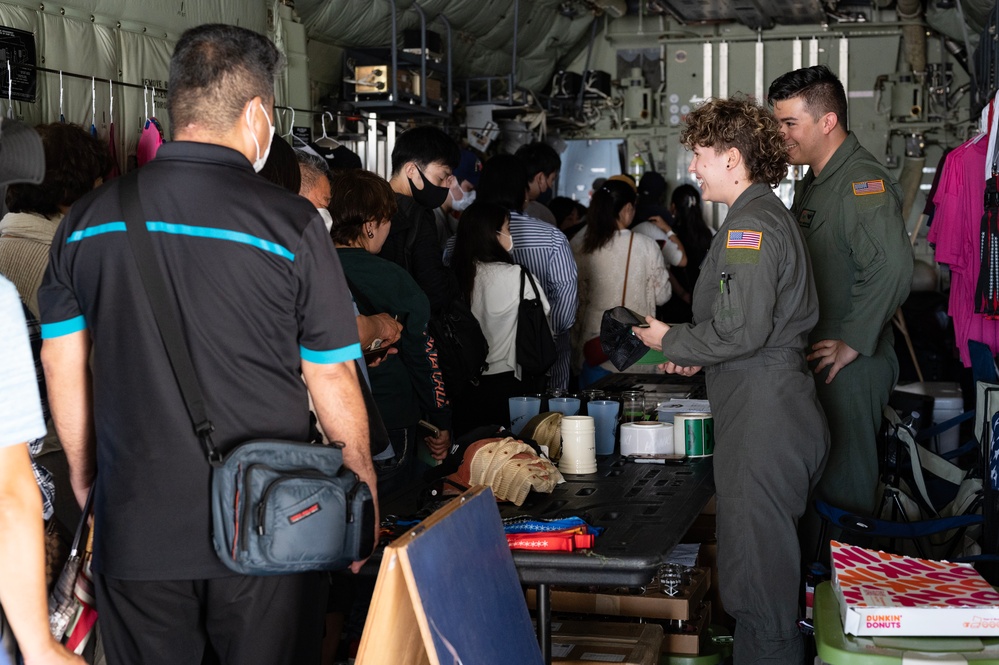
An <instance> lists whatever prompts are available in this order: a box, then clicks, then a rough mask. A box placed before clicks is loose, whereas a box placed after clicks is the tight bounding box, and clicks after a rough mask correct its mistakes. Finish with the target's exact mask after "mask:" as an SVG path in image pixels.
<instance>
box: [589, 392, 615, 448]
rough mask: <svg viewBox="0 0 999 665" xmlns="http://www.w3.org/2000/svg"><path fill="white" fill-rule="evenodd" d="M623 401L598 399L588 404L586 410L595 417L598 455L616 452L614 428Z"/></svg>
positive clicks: (594, 426)
mask: <svg viewBox="0 0 999 665" xmlns="http://www.w3.org/2000/svg"><path fill="white" fill-rule="evenodd" d="M620 408H621V403H620V402H618V401H617V400H612V399H598V400H594V401H592V402H590V403H589V404H587V405H586V412H587V413H588V414H589V415H590V416H592V417H593V429H594V434H595V438H596V448H597V455H613V454H614V430H615V429H617V414H618V410H619V409H620Z"/></svg>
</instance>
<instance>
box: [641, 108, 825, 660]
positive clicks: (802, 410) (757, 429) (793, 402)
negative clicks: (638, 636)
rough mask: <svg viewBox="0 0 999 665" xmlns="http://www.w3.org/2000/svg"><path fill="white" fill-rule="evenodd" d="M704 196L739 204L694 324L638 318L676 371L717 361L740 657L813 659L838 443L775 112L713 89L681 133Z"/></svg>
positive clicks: (711, 375)
mask: <svg viewBox="0 0 999 665" xmlns="http://www.w3.org/2000/svg"><path fill="white" fill-rule="evenodd" d="M681 140H682V142H683V145H684V146H685V147H686V148H687V149H688V150H691V151H692V152H693V153H694V159H693V161H692V162H691V164H690V167H689V169H688V170H689V171H690V173H691V174H693V175H694V176H695V177H696V178H697V181H698V183H699V185H700V187H701V191H702V193H703V196H704V199H705V200H707V201H715V202H718V203H724V204H726V205H728V206H729V211H728V216H727V218H726V220H725V223H724V224H723V225H722V227H721V229H720V230H719V232H718V234H717V235H716V236H715V238H714V240H713V241H712V244H711V247H710V249H709V251H708V255H707V258H706V259H705V261H704V264H703V265H702V266H701V276H700V279H699V280H698V281H697V284H696V286H695V287H694V300H693V304H694V321H693V323H684V324H677V325H672V326H670V325H667V324H665V323H661V322H659V321H656V320H655V319H652V318H651V317H649V318H648V319H647V321H648V322H649V324H650V325H649V327H648V328H645V329H642V328H635V329H633V330H634V332H635V334H636V335H638V336H639V337H640V338H641V340H642V341H643V342H645V344H647V345H649V346H650V347H652V348H656V349H660V348H661V349H662V351H663V354H664V355H665V356H666V357H667V358H669V362H667V363H665V364H664V365H662V366H661V367H662V369H664V370H665V371H666V372H668V373H678V374H682V375H684V376H690V375H692V374H694V373H695V372H697V371H699V370H700V369H701V367H702V366H704V367H705V378H706V382H707V390H708V400H709V401H710V403H711V411H712V414H713V416H714V426H715V429H714V431H715V455H714V475H715V488H716V492H717V499H718V530H717V537H718V573H719V579H718V584H719V589H720V591H721V597H722V602H723V603H724V605H725V609H726V611H728V612H729V613H730V614H731V615H732V616H734V617H735V619H736V629H735V653H734V663H735V665H747V664H748V663H756V662H763V661H767V662H769V663H787V664H788V665H792V664H794V665H797V664H799V663H801V662H802V660H803V658H804V650H803V649H804V647H803V644H802V640H801V634H800V632H799V630H798V626H797V624H796V621H797V618H798V611H797V609H798V589H799V578H800V565H801V556H800V552H799V546H798V537H797V523H798V519H799V518H800V517H801V515H802V513H803V512H804V510H805V505H806V502H807V501H808V498H809V493H810V492H811V490H812V489H813V488H814V486H815V483H816V482H817V481H818V478H819V475H820V473H821V471H822V468H823V465H824V463H825V458H826V453H827V451H828V448H829V433H828V430H827V429H826V422H825V416H824V415H823V413H822V409H821V407H820V406H819V402H818V399H817V398H816V395H815V383H814V381H813V379H812V377H811V374H810V372H809V369H808V366H807V365H806V363H805V346H806V343H807V338H808V333H809V331H810V330H811V329H812V326H814V325H815V322H816V321H817V320H818V315H819V312H818V299H817V296H816V291H815V283H814V281H813V280H812V274H811V269H810V265H809V260H808V251H807V248H806V247H805V243H804V239H803V238H802V235H801V231H800V230H799V228H798V224H797V222H796V221H795V220H794V218H793V217H792V216H791V214H790V213H789V212H788V210H787V208H785V207H784V204H783V203H781V201H780V199H779V198H778V197H777V196H776V195H775V194H774V192H773V188H774V187H776V186H777V184H778V183H779V182H780V181H781V179H782V178H783V177H784V175H785V174H786V173H787V166H786V164H787V153H786V149H785V147H784V141H783V139H782V138H781V136H780V133H779V132H778V125H777V122H776V120H774V118H773V117H772V116H771V115H770V114H769V112H768V111H766V110H765V109H763V108H761V107H759V106H757V105H756V104H754V103H752V102H749V101H746V100H740V99H728V100H721V99H719V100H711V101H708V102H707V103H705V104H704V105H703V106H701V107H700V108H698V109H696V110H695V111H694V112H692V113H691V114H690V115H688V116H687V126H686V127H685V129H684V130H683V133H682V135H681Z"/></svg>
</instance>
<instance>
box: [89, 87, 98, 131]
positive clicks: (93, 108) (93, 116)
mask: <svg viewBox="0 0 999 665" xmlns="http://www.w3.org/2000/svg"><path fill="white" fill-rule="evenodd" d="M90 133H91V134H93V135H94V136H97V79H96V78H95V77H93V76H91V77H90Z"/></svg>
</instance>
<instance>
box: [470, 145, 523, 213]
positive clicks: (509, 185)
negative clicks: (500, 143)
mask: <svg viewBox="0 0 999 665" xmlns="http://www.w3.org/2000/svg"><path fill="white" fill-rule="evenodd" d="M528 180H529V178H528V176H527V167H526V166H524V163H523V162H522V161H520V160H519V159H517V158H516V157H514V156H513V155H496V156H495V157H493V158H491V159H489V160H488V161H487V162H486V163H485V164H483V165H482V174H481V175H480V176H479V184H478V186H477V187H476V188H475V196H476V198H477V200H479V201H489V202H491V203H496V204H498V205H501V206H503V207H504V208H506V209H507V210H513V211H515V212H523V210H524V201H525V200H526V199H527V182H528ZM469 207H471V206H469ZM462 216H463V217H464V214H462ZM459 226H460V225H459Z"/></svg>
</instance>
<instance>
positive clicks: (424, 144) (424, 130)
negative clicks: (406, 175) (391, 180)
mask: <svg viewBox="0 0 999 665" xmlns="http://www.w3.org/2000/svg"><path fill="white" fill-rule="evenodd" d="M408 162H414V163H415V164H416V165H417V166H419V167H420V169H426V168H427V166H429V165H430V164H433V163H434V162H440V163H441V164H446V165H447V167H448V168H449V169H451V170H452V171H454V170H455V169H456V168H458V164H460V163H461V149H460V148H459V147H458V144H457V143H455V141H454V139H452V138H451V137H450V136H448V135H447V134H445V133H444V132H443V131H441V130H440V129H437V128H436V127H430V126H424V127H413V128H412V129H410V130H408V131H405V132H403V133H402V134H400V135H399V138H398V139H396V142H395V147H394V148H392V175H395V174H396V173H398V172H399V171H401V170H402V167H403V166H405V165H406V164H407V163H408Z"/></svg>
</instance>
